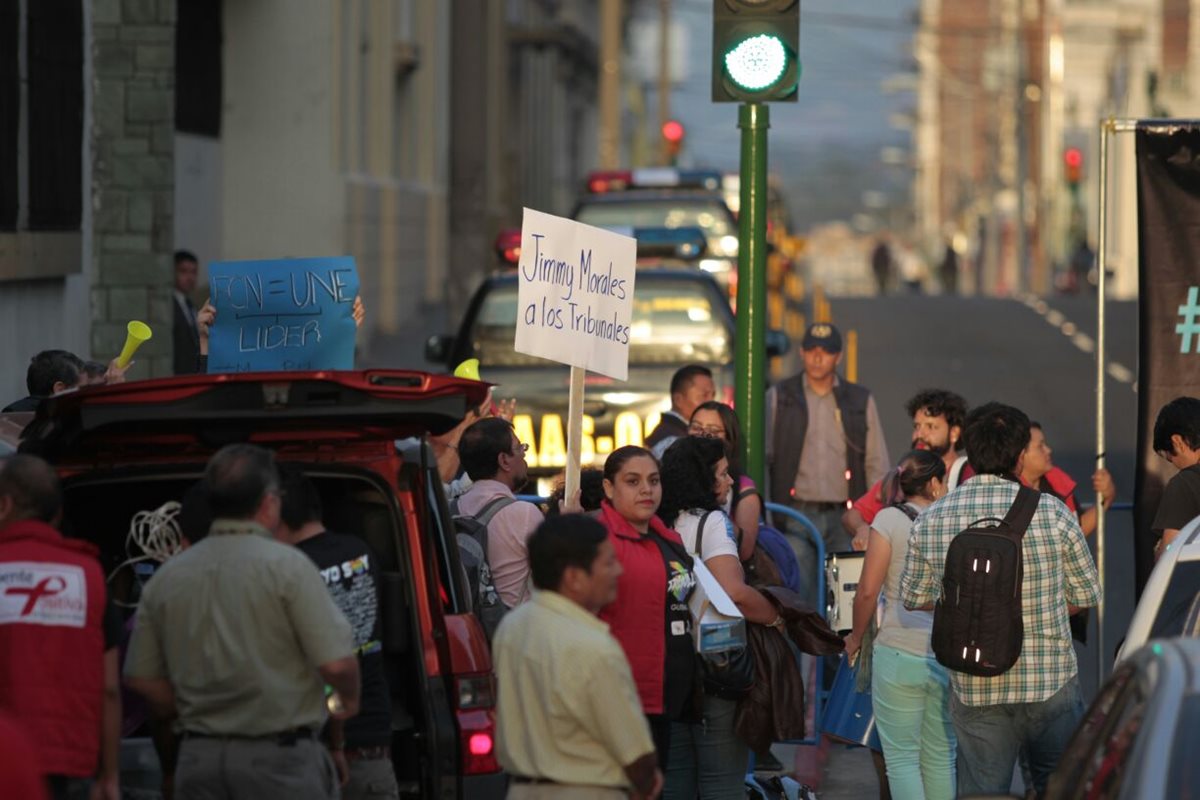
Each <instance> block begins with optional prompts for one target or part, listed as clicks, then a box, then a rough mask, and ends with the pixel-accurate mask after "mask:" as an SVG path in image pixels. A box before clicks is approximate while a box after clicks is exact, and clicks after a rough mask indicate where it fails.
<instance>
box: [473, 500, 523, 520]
mask: <svg viewBox="0 0 1200 800" xmlns="http://www.w3.org/2000/svg"><path fill="white" fill-rule="evenodd" d="M515 502H517V498H515V497H509V496H507V495H503V494H500V495H496V496H495V497H493V498H492V499H491V500H488V501H487V502H486V503H484V505H483V508H481V509H479V513H477V514H475V516H474V519H475V521H476V522H478V523H479V524H480V525H482V526H483V527H485V528H486V527H487V526H488V523H489V522H491V521H492V517H494V516H496V514H498V513H499V512H500V511H501V510H503V509H505V508H507V507H508V506H511V505H512V504H513V503H515Z"/></svg>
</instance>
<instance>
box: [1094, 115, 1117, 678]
mask: <svg viewBox="0 0 1200 800" xmlns="http://www.w3.org/2000/svg"><path fill="white" fill-rule="evenodd" d="M1112 133H1113V119H1112V118H1111V117H1110V118H1108V119H1105V120H1103V121H1101V123H1100V176H1099V177H1100V223H1099V232H1098V233H1099V236H1098V238H1099V245H1098V249H1097V252H1096V469H1103V468H1104V464H1105V451H1104V448H1105V443H1104V438H1105V437H1104V371H1105V366H1106V365H1105V315H1104V306H1105V303H1104V300H1105V293H1106V291H1107V288H1108V287H1107V280H1106V278H1107V272H1108V140H1109V137H1110V136H1111V135H1112ZM1107 527H1108V526H1107V525H1106V524H1105V514H1104V497H1103V496H1102V495H1101V494H1100V493H1099V492H1097V493H1096V571H1097V573H1098V574H1099V576H1100V601H1099V602H1098V603H1096V685H1097V687H1099V686H1100V685H1101V684H1102V683H1103V682H1104V676H1105V673H1106V669H1105V666H1106V664H1107V660H1106V659H1105V657H1104V652H1105V651H1104V648H1105V643H1104V567H1105V557H1104V555H1105V554H1104V535H1105V529H1106V528H1107Z"/></svg>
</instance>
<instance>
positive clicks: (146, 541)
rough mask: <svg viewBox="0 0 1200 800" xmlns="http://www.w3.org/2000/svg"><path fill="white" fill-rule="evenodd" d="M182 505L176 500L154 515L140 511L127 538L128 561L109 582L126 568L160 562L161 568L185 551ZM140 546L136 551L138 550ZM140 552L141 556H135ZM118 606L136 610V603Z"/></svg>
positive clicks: (115, 571) (151, 512) (155, 510)
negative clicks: (174, 556) (181, 514)
mask: <svg viewBox="0 0 1200 800" xmlns="http://www.w3.org/2000/svg"><path fill="white" fill-rule="evenodd" d="M180 508H181V506H180V504H179V502H178V501H176V500H168V501H167V502H165V503H163V504H162V505H161V506H159V507H158V508H156V509H154V510H152V511H138V512H137V513H135V514H134V515H133V519H132V520H130V523H129V533H127V534H126V535H125V555H126V559H125V560H124V561H122V562H121V563H120V564H118V565H117V567H116V569H114V570H113V571H112V572H110V573H109V575H108V580H109V581H112V579H113V578H114V577H115V576H116V574H117V573H118V572H120V571H121V570H122V569H124V568H125V567H129V566H133V565H134V564H138V563H141V562H143V561H157V562H158V563H159V564H161V563H163V562H164V561H166V560H167V559H168V558H170V557H171V556H173V555H175V554H176V553H178V552H180V551H181V550H183V531H182V530H180V528H179V509H180ZM134 546H136V548H137V549H136V550H134V549H133V548H134ZM133 552H140V553H141V555H137V556H134V555H131V553H133ZM114 602H116V603H117V605H121V606H125V607H126V608H133V607H135V606H136V605H137V604H136V603H122V602H119V601H114Z"/></svg>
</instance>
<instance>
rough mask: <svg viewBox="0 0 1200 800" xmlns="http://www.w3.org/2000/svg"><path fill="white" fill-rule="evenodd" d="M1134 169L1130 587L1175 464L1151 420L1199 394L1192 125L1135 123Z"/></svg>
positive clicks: (1196, 127)
mask: <svg viewBox="0 0 1200 800" xmlns="http://www.w3.org/2000/svg"><path fill="white" fill-rule="evenodd" d="M1137 171H1138V281H1139V285H1138V334H1139V336H1138V445H1137V447H1138V465H1137V486H1136V488H1135V490H1134V509H1135V510H1134V526H1135V531H1136V533H1135V537H1136V538H1135V544H1134V554H1135V558H1136V571H1137V591H1138V594H1139V595H1140V594H1141V591H1142V588H1143V587H1144V586H1145V584H1146V580H1147V579H1148V578H1149V576H1150V571H1151V569H1152V568H1153V567H1154V553H1153V548H1154V541H1155V536H1154V533H1153V532H1152V531H1151V529H1150V526H1151V524H1152V523H1153V521H1154V514H1155V512H1156V511H1157V510H1158V503H1159V500H1160V498H1161V496H1162V490H1163V486H1165V485H1166V482H1167V481H1168V480H1170V479H1171V477H1172V476H1173V475H1174V474H1175V468H1174V467H1172V466H1171V465H1170V464H1168V463H1167V462H1166V461H1165V460H1164V459H1162V458H1160V457H1159V456H1158V455H1156V454H1155V452H1154V446H1153V437H1154V420H1155V418H1156V417H1157V416H1158V411H1159V409H1161V408H1162V407H1163V406H1164V405H1166V404H1167V403H1169V402H1170V401H1171V400H1174V399H1175V398H1176V397H1180V396H1182V395H1191V396H1200V123H1196V122H1180V123H1161V122H1155V123H1153V124H1146V125H1141V126H1139V128H1138V131H1137Z"/></svg>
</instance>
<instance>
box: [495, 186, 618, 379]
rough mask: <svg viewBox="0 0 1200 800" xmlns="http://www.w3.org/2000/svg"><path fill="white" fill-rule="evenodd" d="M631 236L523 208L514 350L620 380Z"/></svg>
mask: <svg viewBox="0 0 1200 800" xmlns="http://www.w3.org/2000/svg"><path fill="white" fill-rule="evenodd" d="M636 264H637V240H636V239H633V238H630V237H628V236H621V235H620V234H617V233H613V232H612V231H607V230H603V229H602V228H595V227H592V226H591V225H584V224H583V223H580V222H575V221H574V220H569V219H564V218H562V217H556V216H553V215H551V214H544V213H542V212H540V211H535V210H533V209H531V208H527V209H525V216H524V221H523V223H522V226H521V262H520V265H519V275H520V280H519V282H518V287H519V288H518V292H517V298H518V314H517V334H516V342H515V349H516V350H517V352H520V353H525V354H527V355H531V356H539V357H541V358H548V359H550V360H551V361H558V362H559V363H562V364H570V365H571V366H573V367H580V368H583V369H589V370H591V371H593V372H599V373H601V374H603V375H607V376H608V377H610V378H614V379H616V380H621V381H623V380H625V379H626V377H627V375H628V371H629V337H630V326H631V325H632V323H633V284H634V277H635V267H636Z"/></svg>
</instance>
